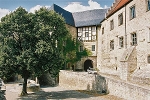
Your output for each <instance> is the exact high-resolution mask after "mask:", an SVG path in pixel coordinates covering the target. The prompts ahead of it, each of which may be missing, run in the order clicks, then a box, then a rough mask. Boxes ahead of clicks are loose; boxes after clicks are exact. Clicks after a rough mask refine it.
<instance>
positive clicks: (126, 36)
mask: <svg viewBox="0 0 150 100" xmlns="http://www.w3.org/2000/svg"><path fill="white" fill-rule="evenodd" d="M126 21H127V20H126V5H125V49H127V22H126Z"/></svg>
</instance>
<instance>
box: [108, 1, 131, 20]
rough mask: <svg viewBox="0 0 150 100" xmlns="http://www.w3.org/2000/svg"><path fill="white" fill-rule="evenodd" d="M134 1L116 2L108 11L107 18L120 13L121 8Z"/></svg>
mask: <svg viewBox="0 0 150 100" xmlns="http://www.w3.org/2000/svg"><path fill="white" fill-rule="evenodd" d="M130 1H132V0H116V2H115V3H114V4H113V6H112V7H111V8H110V10H108V13H107V14H106V17H109V16H111V15H112V14H113V13H115V12H116V11H118V10H119V9H120V8H122V7H123V6H124V5H126V4H127V3H129V2H130Z"/></svg>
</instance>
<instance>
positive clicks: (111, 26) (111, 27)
mask: <svg viewBox="0 0 150 100" xmlns="http://www.w3.org/2000/svg"><path fill="white" fill-rule="evenodd" d="M113 29H114V20H111V21H110V30H113Z"/></svg>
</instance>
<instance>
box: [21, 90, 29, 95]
mask: <svg viewBox="0 0 150 100" xmlns="http://www.w3.org/2000/svg"><path fill="white" fill-rule="evenodd" d="M26 95H28V93H27V92H24V91H22V92H21V94H20V96H26Z"/></svg>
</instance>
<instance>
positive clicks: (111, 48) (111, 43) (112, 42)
mask: <svg viewBox="0 0 150 100" xmlns="http://www.w3.org/2000/svg"><path fill="white" fill-rule="evenodd" d="M110 50H114V40H111V41H110Z"/></svg>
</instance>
